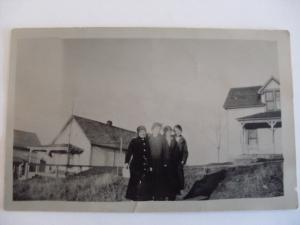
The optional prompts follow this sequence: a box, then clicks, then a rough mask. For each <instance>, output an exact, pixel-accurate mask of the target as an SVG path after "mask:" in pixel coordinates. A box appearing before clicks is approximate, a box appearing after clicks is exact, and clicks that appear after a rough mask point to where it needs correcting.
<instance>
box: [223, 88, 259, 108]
mask: <svg viewBox="0 0 300 225" xmlns="http://www.w3.org/2000/svg"><path fill="white" fill-rule="evenodd" d="M261 87H262V86H251V87H241V88H231V89H230V90H229V92H228V95H227V98H226V100H225V103H224V106H223V107H224V109H236V108H249V107H261V106H264V104H263V103H262V102H261V99H260V95H259V94H258V90H259V89H260V88H261Z"/></svg>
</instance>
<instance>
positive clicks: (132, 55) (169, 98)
mask: <svg viewBox="0 0 300 225" xmlns="http://www.w3.org/2000/svg"><path fill="white" fill-rule="evenodd" d="M37 30H38V29H37ZM96 30H97V29H96ZM178 30H179V32H178V33H179V35H174V34H176V29H175V31H174V30H171V31H168V32H164V29H156V30H155V29H153V32H152V33H151V32H149V30H147V29H145V30H141V31H140V33H139V30H138V29H136V30H135V29H131V30H130V29H129V30H126V29H125V31H124V30H122V29H119V30H118V29H116V30H113V29H112V30H109V29H107V30H105V29H104V30H103V32H102V33H101V32H100V34H103V35H100V36H97V35H95V36H93V35H91V33H92V32H90V33H89V31H88V30H81V35H80V36H76V35H74V33H76V32H74V33H72V32H69V33H68V32H61V34H62V35H60V36H58V35H55V34H53V35H52V33H51V30H50V31H49V30H48V31H47V30H46V31H45V32H44V33H43V32H41V33H42V34H43V35H36V33H37V32H35V31H36V30H28V32H27V33H26V32H25V31H26V29H24V30H21V31H20V33H21V34H22V35H19V36H18V38H15V39H14V42H13V43H14V45H13V47H12V50H11V51H12V52H13V53H12V56H11V57H12V59H13V63H12V66H11V67H12V71H13V74H14V77H13V79H12V80H11V82H12V83H11V85H12V86H13V91H12V92H11V93H12V96H11V97H12V98H11V100H10V103H11V106H12V111H11V112H12V113H11V123H10V128H11V129H10V130H8V134H10V137H11V138H8V139H7V140H8V143H7V146H9V147H8V148H7V149H6V151H7V155H6V157H7V161H6V163H7V166H6V168H7V171H6V175H7V177H6V178H7V179H6V181H7V184H6V188H7V189H6V190H8V189H9V190H10V194H11V195H9V196H8V197H6V198H8V199H9V201H10V202H12V203H13V204H14V205H15V206H17V205H18V204H24V203H25V204H27V205H29V206H30V203H31V202H32V203H36V202H39V203H41V204H43V203H45V204H46V203H49V202H51V205H52V209H53V210H55V204H56V203H57V204H59V203H61V202H67V203H69V202H72V203H76V204H81V203H83V204H84V203H91V202H92V203H100V204H101V203H112V204H115V203H116V204H118V203H123V202H126V203H128V204H134V203H135V202H139V204H140V203H141V204H150V207H151V204H152V203H155V204H156V203H157V204H168V205H171V204H173V203H176V204H177V202H178V204H184V203H189V202H192V204H206V203H207V202H208V204H215V205H218V204H220V205H222V207H223V210H226V209H227V207H228V209H230V208H232V207H233V206H228V204H226V201H230V200H237V201H239V200H241V201H243V205H244V206H243V207H242V208H243V209H247V201H249V208H251V207H250V205H251V204H252V203H253V204H254V202H253V201H256V200H257V201H259V200H263V199H265V200H274V201H276V203H279V205H278V206H276V207H279V208H280V207H283V208H284V207H294V205H295V203H294V200H295V201H297V199H296V198H294V200H293V201H283V200H282V199H284V198H285V197H287V196H289V197H291V195H292V196H294V197H295V196H296V192H290V190H293V189H294V188H295V186H294V187H293V185H295V182H296V178H295V174H294V173H295V162H294V161H293V160H294V157H295V149H294V136H293V135H294V130H293V114H292V111H290V110H289V109H290V107H292V98H291V96H290V91H291V90H289V89H290V88H291V86H289V85H291V82H290V79H291V78H290V74H289V69H288V68H287V69H286V67H285V64H284V63H285V61H284V63H282V62H281V61H282V57H281V56H280V55H282V54H283V55H284V54H286V52H285V51H283V50H282V49H285V48H286V46H285V45H282V44H281V42H280V41H281V40H282V39H284V40H286V39H287V38H288V36H287V35H286V33H285V32H284V31H274V33H272V32H271V31H270V32H267V33H266V35H264V34H265V33H264V32H263V31H261V33H259V32H257V33H255V32H254V31H253V32H251V31H245V32H244V33H243V31H240V33H238V32H237V31H227V32H226V30H225V31H224V33H225V36H224V37H219V36H222V35H220V33H222V31H220V30H217V31H216V32H211V33H210V32H209V31H208V32H206V33H205V32H203V34H204V35H203V36H201V30H200V31H197V30H196V31H197V32H198V33H197V32H196V31H193V30H192V31H189V30H188V29H187V30H184V29H183V30H180V29H178ZM41 31H43V30H42V29H41ZM58 31H67V29H65V30H63V29H62V30H59V29H58ZM77 31H78V32H77V33H80V32H79V31H80V29H78V30H77ZM100 31H101V29H100ZM16 32H18V30H16ZM22 32H23V33H26V34H32V35H23V33H22ZM189 32H190V33H191V34H192V35H190V33H189ZM231 32H232V33H231ZM54 33H55V32H54ZM56 33H59V32H56ZM153 33H154V35H153ZM185 33H187V34H188V35H186V36H184V35H183V34H185ZM207 33H208V34H209V35H206V34H207ZM111 34H113V35H111ZM211 34H216V36H215V38H212V37H211V36H212V35H211ZM240 34H242V35H240ZM243 34H245V35H243ZM273 34H274V37H275V38H269V37H273V36H272V35H273ZM246 35H249V38H247V37H248V36H246ZM251 35H252V36H251ZM255 35H257V36H258V38H251V37H256V36H255ZM16 36H17V35H16ZM20 36H21V37H20ZM282 37H284V38H282ZM278 40H279V41H278ZM287 40H288V39H287ZM287 49H288V48H287ZM287 61H288V59H287ZM287 64H289V63H288V62H287ZM286 71H287V72H286ZM282 87H284V88H282ZM286 120H288V121H286ZM291 121H292V122H291ZM287 142H288V143H289V145H287V144H286V143H287ZM287 148H288V150H287ZM287 179H288V180H287ZM287 183H288V185H287ZM8 185H9V186H8ZM223 200H226V201H224V202H223ZM280 200H282V201H281V202H286V203H282V204H283V205H282V206H281V205H280ZM222 202H223V203H222ZM240 204H241V203H239V204H237V206H236V207H239V206H238V205H240ZM289 204H291V205H290V206H289ZM296 204H297V203H296ZM226 205H227V206H226ZM274 205H276V204H274ZM181 207H184V205H181ZM212 207H213V206H212ZM261 207H264V206H261ZM265 207H266V208H268V207H270V208H271V207H273V204H271V203H270V204H266V206H265ZM29 208H30V207H29ZM33 208H38V206H37V205H35V206H33ZM95 208H96V206H95ZM81 209H82V208H81ZM67 210H68V209H67ZM82 210H84V209H82ZM87 210H89V209H87ZM96 210H97V209H96ZM124 210H125V211H126V209H124ZM149 211H151V210H149ZM162 211H163V210H162Z"/></svg>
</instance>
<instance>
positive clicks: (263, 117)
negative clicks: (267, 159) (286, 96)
mask: <svg viewBox="0 0 300 225" xmlns="http://www.w3.org/2000/svg"><path fill="white" fill-rule="evenodd" d="M224 109H225V110H226V126H225V130H226V131H225V135H223V136H224V140H223V145H224V148H225V151H226V152H227V154H228V156H229V159H227V160H231V159H234V158H236V157H237V156H240V155H241V154H260V155H272V154H281V153H282V149H281V110H280V82H279V81H278V80H277V79H276V78H274V77H271V78H270V79H269V80H268V81H267V82H266V83H265V84H263V85H262V86H251V87H238V88H231V89H230V90H229V93H228V95H227V98H226V100H225V103H224Z"/></svg>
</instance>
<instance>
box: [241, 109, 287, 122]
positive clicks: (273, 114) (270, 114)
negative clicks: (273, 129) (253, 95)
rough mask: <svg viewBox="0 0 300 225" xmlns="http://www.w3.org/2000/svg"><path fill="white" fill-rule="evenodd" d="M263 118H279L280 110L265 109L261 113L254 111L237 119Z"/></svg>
mask: <svg viewBox="0 0 300 225" xmlns="http://www.w3.org/2000/svg"><path fill="white" fill-rule="evenodd" d="M265 119H281V111H279V110H278V111H267V112H262V113H256V114H253V115H250V116H245V117H240V118H238V119H237V120H238V121H246V120H265Z"/></svg>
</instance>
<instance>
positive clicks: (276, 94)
mask: <svg viewBox="0 0 300 225" xmlns="http://www.w3.org/2000/svg"><path fill="white" fill-rule="evenodd" d="M265 98H266V107H267V111H274V110H279V109H280V91H279V90H271V91H267V92H266V93H265Z"/></svg>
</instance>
